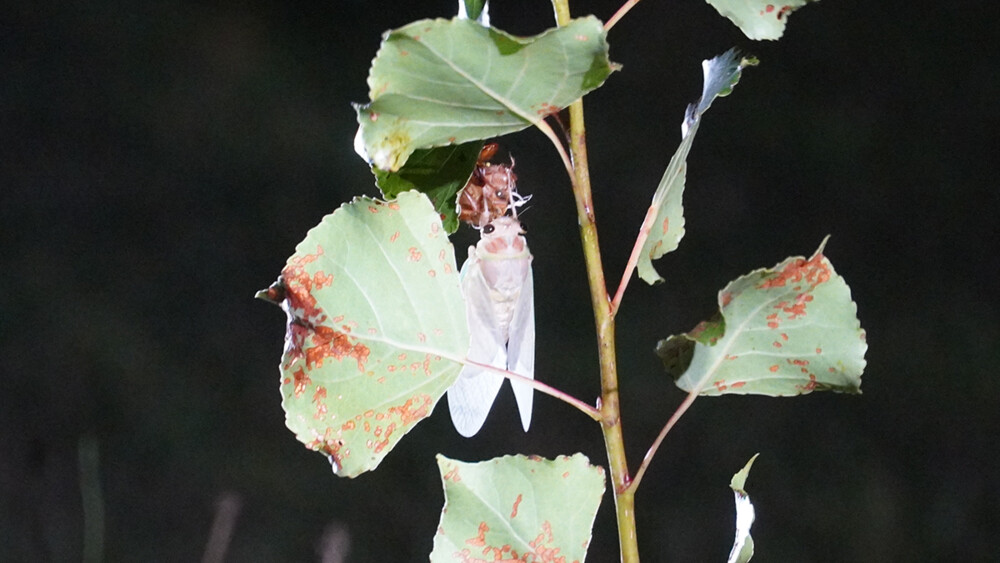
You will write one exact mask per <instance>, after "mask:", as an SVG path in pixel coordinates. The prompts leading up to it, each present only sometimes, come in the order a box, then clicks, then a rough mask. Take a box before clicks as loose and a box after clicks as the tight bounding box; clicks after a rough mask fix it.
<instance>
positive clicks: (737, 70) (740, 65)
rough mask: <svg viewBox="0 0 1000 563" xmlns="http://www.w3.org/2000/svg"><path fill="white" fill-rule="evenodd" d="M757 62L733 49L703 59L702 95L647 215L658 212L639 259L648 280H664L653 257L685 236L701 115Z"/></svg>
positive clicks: (642, 275)
mask: <svg viewBox="0 0 1000 563" xmlns="http://www.w3.org/2000/svg"><path fill="white" fill-rule="evenodd" d="M754 64H757V61H756V60H755V59H750V58H741V57H740V56H739V54H738V53H737V52H736V51H735V50H733V49H730V50H729V51H726V52H725V53H723V54H721V55H719V56H718V57H715V58H713V59H710V60H707V61H702V63H701V66H702V71H703V72H704V75H705V80H704V83H703V86H702V93H701V97H700V98H699V99H698V101H696V102H694V103H693V104H691V105H689V106H688V108H687V111H686V112H685V115H684V121H683V122H682V124H681V144H680V146H679V147H677V152H675V153H674V156H673V157H672V158H671V159H670V163H669V164H667V169H666V171H664V172H663V177H662V178H661V179H660V185H659V186H657V188H656V193H655V194H653V201H652V203H651V204H650V210H649V212H647V219H648V216H649V214H652V213H653V212H654V211H655V213H656V215H655V219H654V220H653V221H652V222H651V223H650V224H649V227H650V231H649V235H648V236H647V238H646V241H645V243H643V245H642V252H641V254H640V255H639V261H638V263H637V269H638V272H639V277H640V278H642V279H643V280H644V281H645V282H646V283H649V284H654V283H660V282H662V281H663V278H662V277H660V274H658V273H657V272H656V269H655V268H654V267H653V260H656V259H658V258H660V257H661V256H663V255H664V254H667V253H668V252H673V251H674V250H676V249H677V246H678V245H679V244H680V241H681V238H683V237H684V206H683V205H682V203H681V196H682V195H683V193H684V181H685V177H686V173H687V155H688V152H689V151H690V150H691V145H692V144H693V143H694V136H695V134H697V132H698V125H699V123H700V122H701V115H702V114H703V113H704V112H705V111H706V110H708V108H709V107H710V106H711V105H712V101H713V100H715V98H717V97H720V96H726V95H728V94H729V93H730V92H732V90H733V87H734V86H735V85H736V83H737V82H739V80H740V76H741V74H742V72H743V69H744V68H745V67H747V66H750V65H754Z"/></svg>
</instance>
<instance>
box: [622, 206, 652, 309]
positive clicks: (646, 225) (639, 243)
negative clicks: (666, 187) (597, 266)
mask: <svg viewBox="0 0 1000 563" xmlns="http://www.w3.org/2000/svg"><path fill="white" fill-rule="evenodd" d="M656 214H657V207H656V206H655V205H654V206H651V207H650V208H649V211H647V212H646V218H645V219H643V220H642V226H641V227H639V236H637V237H636V239H635V246H633V247H632V255H631V256H629V257H628V263H627V264H625V271H624V272H622V280H621V281H620V282H618V291H616V292H615V298H614V299H613V300H612V301H611V315H612V316H614V315H617V314H618V308H619V307H620V306H621V303H622V297H623V296H624V295H625V288H626V287H628V283H629V282H630V281H631V280H632V272H634V271H635V267H636V265H637V264H638V263H639V255H640V254H641V253H642V247H643V246H644V245H645V244H646V240H647V239H648V238H649V232H650V231H651V230H652V229H653V221H656Z"/></svg>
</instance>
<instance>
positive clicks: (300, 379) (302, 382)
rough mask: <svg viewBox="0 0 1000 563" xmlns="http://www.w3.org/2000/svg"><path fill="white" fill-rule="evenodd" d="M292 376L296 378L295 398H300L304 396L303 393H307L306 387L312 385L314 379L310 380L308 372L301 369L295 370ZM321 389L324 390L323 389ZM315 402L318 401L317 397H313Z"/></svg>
mask: <svg viewBox="0 0 1000 563" xmlns="http://www.w3.org/2000/svg"><path fill="white" fill-rule="evenodd" d="M292 375H293V376H294V377H295V396H296V397H300V396H302V393H305V390H306V387H307V386H308V385H310V384H312V379H310V378H309V375H308V374H306V370H304V369H302V368H301V367H299V369H297V370H295V373H294V374H292ZM320 389H322V387H321V388H320ZM325 391H326V390H325V389H324V395H325V394H326V393H325ZM317 392H318V390H317ZM313 401H314V402H315V401H316V397H315V396H313Z"/></svg>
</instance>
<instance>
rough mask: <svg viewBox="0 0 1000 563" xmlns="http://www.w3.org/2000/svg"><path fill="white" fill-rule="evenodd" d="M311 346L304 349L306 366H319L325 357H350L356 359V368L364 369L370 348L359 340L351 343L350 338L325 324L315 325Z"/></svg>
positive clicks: (337, 358)
mask: <svg viewBox="0 0 1000 563" xmlns="http://www.w3.org/2000/svg"><path fill="white" fill-rule="evenodd" d="M312 344H313V346H312V347H311V348H308V349H306V351H305V354H306V367H307V368H310V369H312V368H313V366H315V367H320V366H322V365H323V361H324V360H326V359H327V358H333V359H335V360H338V361H339V360H343V359H344V358H345V357H351V358H354V359H355V360H357V362H358V370H359V371H364V370H365V364H366V363H367V362H368V355H369V354H370V353H371V350H369V349H368V347H367V346H365V345H364V344H361V343H360V342H358V343H356V344H353V345H352V344H351V341H350V338H349V337H348V336H347V335H346V334H344V333H342V332H338V331H337V330H334V329H332V328H330V327H327V326H317V327H316V328H315V330H314V331H313V335H312Z"/></svg>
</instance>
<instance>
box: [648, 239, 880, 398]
mask: <svg viewBox="0 0 1000 563" xmlns="http://www.w3.org/2000/svg"><path fill="white" fill-rule="evenodd" d="M825 244H826V242H825V241H824V245H825ZM719 311H720V314H721V317H720V318H718V319H715V320H712V321H706V322H703V323H700V324H699V325H698V327H696V328H695V329H694V330H692V331H690V332H688V333H685V334H680V335H675V336H671V337H670V338H667V339H665V340H661V341H660V342H659V344H657V347H656V353H657V355H658V356H660V358H661V359H662V360H663V364H664V367H665V368H666V369H667V372H668V373H670V375H671V376H672V377H673V378H674V379H675V380H676V383H677V386H678V387H680V388H681V389H683V390H685V391H689V392H690V391H692V390H697V392H698V393H700V394H701V395H725V394H738V395H744V394H757V395H770V396H775V397H780V396H787V395H800V394H805V393H810V392H812V391H839V392H844V393H860V392H861V374H862V372H863V371H864V367H865V359H864V358H865V351H866V350H867V349H868V345H867V344H866V343H865V331H864V330H862V328H861V323H860V322H859V321H858V318H857V306H856V305H855V304H854V302H853V301H851V290H850V288H848V287H847V283H846V282H844V279H843V278H841V277H840V276H839V275H837V273H836V272H835V271H834V269H833V264H831V263H830V261H829V260H827V259H826V256H824V255H823V246H820V248H819V250H817V251H816V253H815V254H813V255H812V257H810V258H809V259H806V258H803V257H793V258H788V259H786V260H785V261H783V262H781V263H780V264H778V265H776V266H775V267H774V268H771V269H761V270H757V271H755V272H752V273H750V274H747V275H745V276H743V277H741V278H739V279H737V280H736V281H733V282H731V283H730V284H729V285H728V286H726V288H725V289H724V290H722V291H720V292H719Z"/></svg>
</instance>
